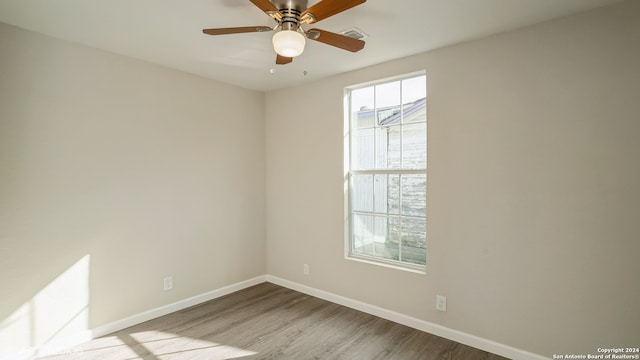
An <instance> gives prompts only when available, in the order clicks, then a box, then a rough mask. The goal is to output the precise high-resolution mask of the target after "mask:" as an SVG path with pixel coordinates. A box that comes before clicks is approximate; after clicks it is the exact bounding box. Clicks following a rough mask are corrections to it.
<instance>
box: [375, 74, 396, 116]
mask: <svg viewBox="0 0 640 360" xmlns="http://www.w3.org/2000/svg"><path fill="white" fill-rule="evenodd" d="M399 106H400V81H394V82H390V83H386V84H382V85H376V108H377V109H384V108H390V107H399Z"/></svg>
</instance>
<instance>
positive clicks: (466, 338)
mask: <svg viewBox="0 0 640 360" xmlns="http://www.w3.org/2000/svg"><path fill="white" fill-rule="evenodd" d="M266 279H267V281H268V282H270V283H273V284H276V285H280V286H283V287H286V288H289V289H291V290H295V291H299V292H301V293H304V294H307V295H311V296H315V297H317V298H320V299H323V300H327V301H331V302H333V303H336V304H340V305H343V306H346V307H349V308H352V309H355V310H359V311H362V312H365V313H368V314H371V315H375V316H378V317H381V318H383V319H387V320H391V321H393V322H397V323H399V324H402V325H406V326H409V327H412V328H414V329H418V330H421V331H424V332H427V333H430V334H433V335H437V336H440V337H443V338H445V339H449V340H453V341H456V342H459V343H461V344H465V345H468V346H472V347H474V348H477V349H480V350H484V351H487V352H490V353H494V354H497V355H500V356H504V357H506V358H509V359H514V360H548V359H549V358H547V357H544V356H542V355H538V354H534V353H531V352H528V351H525V350H520V349H516V348H514V347H511V346H508V345H504V344H501V343H498V342H495V341H492V340H488V339H484V338H481V337H479V336H475V335H471V334H467V333H464V332H462V331H458V330H454V329H450V328H448V327H445V326H442V325H438V324H435V323H432V322H429V321H425V320H420V319H417V318H414V317H411V316H407V315H403V314H400V313H397V312H395V311H391V310H387V309H384V308H381V307H378V306H374V305H371V304H367V303H364V302H361V301H357V300H353V299H349V298H346V297H344V296H340V295H336V294H333V293H330V292H327V291H324V290H318V289H315V288H312V287H310V286H306V285H302V284H298V283H296V282H293V281H289V280H285V279H282V278H279V277H276V276H272V275H266Z"/></svg>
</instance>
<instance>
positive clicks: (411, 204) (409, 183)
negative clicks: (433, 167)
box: [400, 174, 427, 217]
mask: <svg viewBox="0 0 640 360" xmlns="http://www.w3.org/2000/svg"><path fill="white" fill-rule="evenodd" d="M400 187H401V189H402V215H408V216H422V217H426V216H427V206H426V205H427V176H426V175H425V174H415V175H402V178H401V186H400Z"/></svg>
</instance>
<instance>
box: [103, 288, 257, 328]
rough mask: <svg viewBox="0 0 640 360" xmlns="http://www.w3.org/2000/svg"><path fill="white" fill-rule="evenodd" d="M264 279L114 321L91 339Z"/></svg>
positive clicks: (214, 291) (229, 292)
mask: <svg viewBox="0 0 640 360" xmlns="http://www.w3.org/2000/svg"><path fill="white" fill-rule="evenodd" d="M266 279H267V276H266V275H261V276H257V277H254V278H253V279H249V280H245V281H241V282H238V283H235V284H231V285H228V286H225V287H223V288H220V289H216V290H212V291H209V292H206V293H204V294H200V295H196V296H193V297H190V298H188V299H184V300H180V301H177V302H175V303H173V304H168V305H165V306H161V307H158V308H155V309H151V310H148V311H145V312H142V313H140V314H136V315H132V316H129V317H127V318H124V319H121V320H117V321H114V322H112V323H109V324H105V325H102V326H98V327H96V328H94V329H92V333H93V338H98V337H101V336H105V335H107V334H111V333H113V332H116V331H120V330H122V329H126V328H128V327H131V326H134V325H138V324H140V323H143V322H145V321H149V320H152V319H155V318H157V317H160V316H164V315H167V314H170V313H172V312H176V311H179V310H182V309H186V308H188V307H191V306H194V305H198V304H201V303H203V302H206V301H209V300H213V299H215V298H219V297H221V296H224V295H228V294H231V293H233V292H236V291H240V290H242V289H246V288H248V287H251V286H253V285H258V284H261V283H263V282H265V281H267V280H266Z"/></svg>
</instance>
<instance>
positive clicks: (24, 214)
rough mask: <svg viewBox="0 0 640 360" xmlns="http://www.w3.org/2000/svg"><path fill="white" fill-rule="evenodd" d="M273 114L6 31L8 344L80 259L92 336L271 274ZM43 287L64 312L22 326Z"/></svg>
mask: <svg viewBox="0 0 640 360" xmlns="http://www.w3.org/2000/svg"><path fill="white" fill-rule="evenodd" d="M263 112H264V94H262V93H260V92H255V91H249V90H244V89H240V88H237V87H233V86H228V85H224V84H221V83H216V82H214V81H211V80H207V79H203V78H198V77H195V76H191V75H187V74H184V73H181V72H177V71H173V70H169V69H165V68H162V67H159V66H155V65H151V64H148V63H144V62H141V61H137V60H133V59H129V58H125V57H122V56H118V55H114V54H109V53H105V52H102V51H98V50H95V49H91V48H88V47H84V46H79V45H73V44H70V43H67V42H64V41H59V40H54V39H52V38H48V37H45V36H42V35H39V34H35V33H31V32H27V31H23V30H19V29H17V28H14V27H10V26H7V25H2V24H0V273H2V276H1V277H0V298H1V299H0V300H1V301H0V333H2V331H3V330H4V331H5V332H6V333H8V332H10V331H8V330H7V329H9V328H8V326H18V325H19V326H22V325H20V324H22V322H25V323H26V324H27V327H28V326H31V325H28V324H29V323H31V322H33V323H35V324H38V323H44V322H46V321H44V320H41V319H35V320H34V319H33V316H34V315H33V314H38V313H41V312H42V311H41V310H42V309H38V308H37V307H38V306H45V305H42V304H45V303H46V304H48V305H46V306H53V308H50V309H49V310H51V311H46V312H47V313H49V314H53V313H56V312H59V310H60V309H59V308H56V306H55V305H54V304H55V303H56V302H57V303H59V304H61V305H59V307H62V306H63V305H62V304H63V303H64V302H65V301H66V300H68V298H64V296H71V297H72V294H68V292H69V291H71V290H74V289H69V285H68V284H67V285H64V286H63V285H55V284H59V283H60V280H56V279H61V278H67V277H68V276H67V277H64V276H61V275H62V274H65V273H69V274H71V273H74V274H75V272H74V271H76V270H77V267H76V268H75V269H76V270H73V271H72V270H68V269H69V268H71V267H73V264H76V262H78V261H79V260H81V259H83V258H84V257H85V256H86V255H89V258H88V259H89V260H88V261H89V269H88V270H84V271H85V272H86V271H88V272H89V274H88V277H89V281H88V283H87V281H84V290H82V289H75V290H77V291H80V292H82V291H85V292H86V291H87V287H88V286H90V290H89V293H88V295H89V304H88V319H87V320H88V323H87V321H85V324H84V326H85V327H87V326H88V327H89V328H94V327H96V326H100V325H103V324H106V323H109V322H113V321H116V320H120V319H123V318H125V317H127V316H130V315H132V314H137V313H140V312H142V311H146V310H149V309H152V308H155V307H158V306H162V305H165V304H169V303H173V302H176V301H178V300H181V299H185V298H188V297H191V296H194V295H198V294H202V293H205V292H207V291H210V290H212V289H218V288H221V287H223V286H226V285H229V284H233V283H236V282H239V281H243V280H246V279H249V278H252V277H255V276H258V275H263V274H264V273H265V271H266V266H265V256H264V255H265V224H264V220H265V216H264V207H265V200H264V199H265V193H264V172H265V159H264V113H263ZM81 263H82V264H84V262H81ZM83 266H84V265H83ZM168 275H173V277H174V289H173V290H171V291H167V292H165V291H163V289H162V279H163V277H165V276H168ZM74 276H75V275H74ZM72 277H73V276H72ZM76 278H77V276H76ZM49 284H54V285H52V286H53V287H56V286H59V287H60V289H63V290H64V291H58V293H62V294H58V295H62V296H63V298H62V300H60V299H59V298H58V299H46V301H44V302H42V301H41V302H40V303H41V304H40V303H39V304H40V305H37V304H36V306H35V307H36V309H35V310H34V309H33V308H29V309H30V310H29V309H27V310H28V311H26V312H25V313H24V314H23V313H20V311H21V310H20V309H23V310H24V307H25V306H27V307H29V306H32V304H34V303H35V302H37V301H36V300H34V299H36V298H37V299H40V298H42V296H44V295H43V294H44V293H45V292H46V293H47V294H49V293H51V292H47V291H45V292H43V289H46V288H47V287H48V286H49ZM76 285H77V286H76V287H82V285H83V284H82V283H80V284H76ZM49 287H51V286H49ZM75 290H74V291H75ZM53 293H55V291H54V292H53ZM65 293H67V294H65ZM65 299H66V300H65ZM16 311H17V312H16ZM83 311H84V310H83ZM25 314H26V315H25ZM12 316H13V318H15V319H17V320H16V321H17V322H13V323H12V322H11V321H6V320H7V319H9V318H11V317H12ZM25 316H26V318H25ZM42 316H45V315H42ZM83 316H84V315H83ZM74 321H75V320H74ZM11 324H13V325H11ZM16 324H18V325H16ZM61 326H62V325H61ZM36 327H37V326H36ZM16 329H17V328H16ZM9 330H11V329H9ZM22 330H25V331H27V332H29V334H30V335H29V334H27V335H26V336H27V339H26V340H25V339H23V337H24V336H22V335H20V336H18V337H20V339H18V342H21V341H26V343H27V344H26V345H39V344H40V343H42V342H43V341H44V340H45V339H46V337H47V336H48V335H47V334H40V335H38V336H35V335H34V332H35V331H36V330H37V331H40V330H38V329H29V328H27V329H22ZM6 333H5V334H4V335H6V336H5V337H4V338H3V337H2V336H0V340H7V338H8V337H7V336H8V335H7V334H6ZM17 333H18V331H14V332H13V334H14V335H16V334H17ZM49 335H51V334H49ZM16 336H17V335H16ZM29 336H31V338H32V339H29ZM35 338H37V339H36V340H34V339H35ZM14 340H15V339H14ZM3 345H6V344H3ZM9 345H10V346H14V345H15V344H9ZM18 345H25V344H21V343H20V344H18ZM0 350H2V349H1V348H0ZM0 354H1V351H0ZM0 357H1V356H0Z"/></svg>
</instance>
